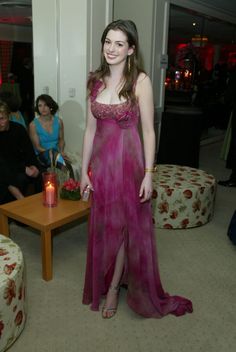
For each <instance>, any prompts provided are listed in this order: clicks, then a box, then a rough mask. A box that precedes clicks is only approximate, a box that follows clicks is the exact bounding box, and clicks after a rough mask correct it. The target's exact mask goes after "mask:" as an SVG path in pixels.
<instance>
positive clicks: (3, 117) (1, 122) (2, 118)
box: [0, 112, 9, 131]
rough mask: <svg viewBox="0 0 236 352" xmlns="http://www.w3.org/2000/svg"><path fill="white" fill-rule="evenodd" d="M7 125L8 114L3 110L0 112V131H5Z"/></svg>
mask: <svg viewBox="0 0 236 352" xmlns="http://www.w3.org/2000/svg"><path fill="white" fill-rule="evenodd" d="M8 126H9V116H8V115H7V114H6V113H5V112H0V131H6V130H7V129H8Z"/></svg>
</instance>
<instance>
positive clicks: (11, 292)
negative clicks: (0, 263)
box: [4, 279, 16, 306]
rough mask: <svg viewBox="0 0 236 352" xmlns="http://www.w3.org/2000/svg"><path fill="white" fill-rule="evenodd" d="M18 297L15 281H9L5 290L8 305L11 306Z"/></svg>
mask: <svg viewBox="0 0 236 352" xmlns="http://www.w3.org/2000/svg"><path fill="white" fill-rule="evenodd" d="M15 297H16V284H15V281H14V280H10V279H8V282H7V287H6V288H5V290H4V298H5V300H6V304H7V305H8V306H9V305H10V304H11V302H12V300H13V298H15Z"/></svg>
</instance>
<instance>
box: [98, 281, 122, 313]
mask: <svg viewBox="0 0 236 352" xmlns="http://www.w3.org/2000/svg"><path fill="white" fill-rule="evenodd" d="M119 291H120V288H119V286H110V287H109V290H108V291H107V296H106V302H105V304H104V306H103V308H102V317H103V318H104V319H109V318H112V317H114V315H115V314H116V311H117V306H118V295H119Z"/></svg>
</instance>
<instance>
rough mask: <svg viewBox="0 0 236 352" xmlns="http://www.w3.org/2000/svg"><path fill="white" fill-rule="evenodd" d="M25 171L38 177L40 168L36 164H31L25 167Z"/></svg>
mask: <svg viewBox="0 0 236 352" xmlns="http://www.w3.org/2000/svg"><path fill="white" fill-rule="evenodd" d="M25 173H26V175H27V176H29V177H38V175H39V170H38V168H37V167H36V166H34V165H30V166H26V167H25Z"/></svg>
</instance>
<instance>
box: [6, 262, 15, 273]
mask: <svg viewBox="0 0 236 352" xmlns="http://www.w3.org/2000/svg"><path fill="white" fill-rule="evenodd" d="M15 267H16V263H12V264H5V266H4V273H5V274H6V275H10V274H11V273H12V272H13V270H14V269H15Z"/></svg>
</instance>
